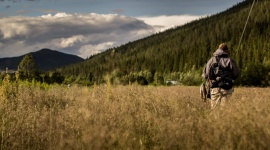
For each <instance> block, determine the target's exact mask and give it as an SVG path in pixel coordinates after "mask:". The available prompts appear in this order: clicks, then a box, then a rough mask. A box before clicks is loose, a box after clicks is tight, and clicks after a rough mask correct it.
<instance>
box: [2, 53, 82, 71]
mask: <svg viewBox="0 0 270 150" xmlns="http://www.w3.org/2000/svg"><path fill="white" fill-rule="evenodd" d="M30 54H31V55H32V56H33V58H34V59H35V61H36V63H37V64H38V66H39V69H40V70H43V71H46V70H52V69H55V68H57V67H63V66H66V65H69V64H74V63H78V62H81V61H83V60H84V59H82V58H80V57H78V56H75V55H70V54H65V53H62V52H58V51H55V50H50V49H41V50H39V51H37V52H31V53H30ZM24 56H25V55H22V56H18V57H10V58H0V69H2V70H5V68H6V67H7V68H8V69H10V70H16V69H17V68H18V65H19V63H20V62H21V60H22V59H23V57H24Z"/></svg>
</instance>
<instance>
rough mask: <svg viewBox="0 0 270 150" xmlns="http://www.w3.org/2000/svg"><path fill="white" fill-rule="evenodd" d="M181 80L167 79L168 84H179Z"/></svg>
mask: <svg viewBox="0 0 270 150" xmlns="http://www.w3.org/2000/svg"><path fill="white" fill-rule="evenodd" d="M178 84H180V82H178V81H174V80H167V81H166V85H178Z"/></svg>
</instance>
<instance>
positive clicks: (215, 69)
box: [209, 56, 233, 90]
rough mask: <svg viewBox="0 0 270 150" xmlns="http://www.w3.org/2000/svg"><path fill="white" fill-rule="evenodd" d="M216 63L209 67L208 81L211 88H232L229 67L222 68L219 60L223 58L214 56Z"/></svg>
mask: <svg viewBox="0 0 270 150" xmlns="http://www.w3.org/2000/svg"><path fill="white" fill-rule="evenodd" d="M215 58H216V63H213V64H212V65H211V66H210V71H209V79H210V80H211V81H212V84H211V88H216V87H220V88H222V89H225V90H228V89H231V88H232V87H233V81H232V79H231V74H232V70H231V69H230V68H229V66H222V65H221V63H220V59H221V58H224V57H222V56H221V57H218V56H216V57H215Z"/></svg>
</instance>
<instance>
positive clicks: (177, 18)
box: [137, 15, 204, 32]
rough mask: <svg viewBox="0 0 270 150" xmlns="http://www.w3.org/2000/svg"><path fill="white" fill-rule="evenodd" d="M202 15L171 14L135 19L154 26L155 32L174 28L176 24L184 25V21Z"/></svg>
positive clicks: (186, 21)
mask: <svg viewBox="0 0 270 150" xmlns="http://www.w3.org/2000/svg"><path fill="white" fill-rule="evenodd" d="M202 17H204V16H194V15H173V16H165V15H163V16H142V17H138V18H137V19H139V20H143V21H144V22H145V23H147V24H149V25H151V26H155V27H156V32H160V31H161V32H162V31H165V30H167V29H169V28H175V27H176V26H181V25H184V24H185V23H188V22H191V21H192V20H196V19H199V18H202Z"/></svg>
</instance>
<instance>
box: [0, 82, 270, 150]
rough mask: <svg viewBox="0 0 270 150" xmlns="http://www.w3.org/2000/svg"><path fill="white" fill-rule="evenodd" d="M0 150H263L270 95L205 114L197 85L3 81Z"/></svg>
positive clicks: (252, 92)
mask: <svg viewBox="0 0 270 150" xmlns="http://www.w3.org/2000/svg"><path fill="white" fill-rule="evenodd" d="M0 90H1V95H0V115H1V120H0V130H1V134H0V142H1V143H0V146H1V148H0V149H65V150H66V149H269V147H270V109H269V108H270V101H269V100H270V89H269V88H235V92H234V94H233V96H232V98H231V99H230V103H228V104H227V105H226V106H225V107H223V108H222V109H215V110H213V111H210V109H209V103H204V102H202V100H201V99H200V96H199V87H185V86H171V87H165V86H164V87H163V86H158V87H153V86H148V87H147V86H145V87H142V86H136V85H127V86H112V85H110V84H109V85H104V86H94V87H79V86H71V87H70V88H68V87H67V86H60V85H52V86H48V85H40V84H34V83H28V84H27V83H19V84H18V83H5V82H4V83H3V84H2V86H1V88H0Z"/></svg>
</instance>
